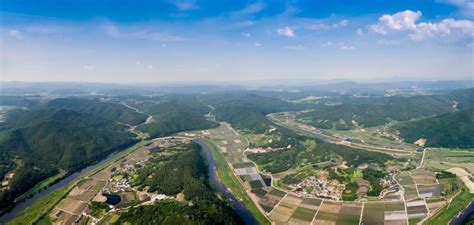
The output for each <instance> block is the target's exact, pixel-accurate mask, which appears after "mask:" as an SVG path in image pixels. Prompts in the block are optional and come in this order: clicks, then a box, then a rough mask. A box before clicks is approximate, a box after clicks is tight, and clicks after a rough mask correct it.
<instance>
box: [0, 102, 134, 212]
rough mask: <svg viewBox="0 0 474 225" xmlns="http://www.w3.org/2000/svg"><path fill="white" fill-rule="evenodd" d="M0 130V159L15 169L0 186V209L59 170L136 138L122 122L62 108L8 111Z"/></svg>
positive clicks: (89, 160) (69, 168)
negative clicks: (8, 114) (11, 177)
mask: <svg viewBox="0 0 474 225" xmlns="http://www.w3.org/2000/svg"><path fill="white" fill-rule="evenodd" d="M0 129H1V132H0V164H1V165H4V166H2V167H3V168H6V167H8V168H9V169H10V170H11V169H14V170H13V171H14V173H15V175H14V176H13V179H12V180H10V181H9V189H8V190H6V189H4V190H3V191H0V208H5V207H7V206H8V205H10V204H11V202H12V201H13V200H14V198H15V197H17V196H19V195H21V194H22V193H24V192H25V191H27V190H28V189H29V188H31V187H33V186H34V185H35V184H36V183H38V182H39V181H41V180H43V179H45V178H47V177H50V176H52V175H54V174H57V173H58V172H59V171H60V170H64V171H66V172H72V171H75V170H77V169H79V168H82V167H85V166H87V165H89V164H91V163H92V162H95V161H98V160H100V159H102V158H103V157H105V156H106V155H108V154H110V153H111V152H113V151H116V150H119V149H122V148H124V147H126V146H130V145H131V144H133V143H135V142H136V140H135V139H134V138H135V137H134V135H132V134H131V133H129V132H127V131H126V126H124V125H120V124H117V123H116V122H113V121H110V120H105V119H102V118H101V117H96V116H92V115H89V114H84V113H78V112H74V111H69V110H64V109H37V110H27V111H19V112H15V113H11V115H10V116H9V119H8V121H7V122H6V123H4V124H2V125H1V127H0ZM11 162H14V164H15V165H12V163H11ZM5 172H7V170H6V169H5V170H3V171H2V173H5ZM2 176H3V174H2Z"/></svg>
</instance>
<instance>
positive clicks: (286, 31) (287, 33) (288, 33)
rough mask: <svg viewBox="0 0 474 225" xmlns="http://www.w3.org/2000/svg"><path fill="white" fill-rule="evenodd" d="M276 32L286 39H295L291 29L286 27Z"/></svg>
mask: <svg viewBox="0 0 474 225" xmlns="http://www.w3.org/2000/svg"><path fill="white" fill-rule="evenodd" d="M277 32H278V34H279V35H282V36H286V37H289V38H292V37H295V32H294V30H293V29H292V28H291V27H288V26H287V27H283V28H279V29H277Z"/></svg>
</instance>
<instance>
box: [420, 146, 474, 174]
mask: <svg viewBox="0 0 474 225" xmlns="http://www.w3.org/2000/svg"><path fill="white" fill-rule="evenodd" d="M425 160H426V161H427V163H426V166H427V167H428V168H433V169H435V170H448V169H450V168H453V167H461V168H464V169H465V170H467V171H468V172H469V173H471V174H474V163H473V162H474V151H472V149H469V150H466V151H457V150H453V149H442V148H432V149H430V150H428V151H426V156H425Z"/></svg>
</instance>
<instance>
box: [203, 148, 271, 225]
mask: <svg viewBox="0 0 474 225" xmlns="http://www.w3.org/2000/svg"><path fill="white" fill-rule="evenodd" d="M204 141H205V142H206V144H207V145H208V146H209V149H210V150H211V153H212V157H213V158H214V160H215V161H216V167H217V175H218V176H219V179H220V181H221V182H222V184H224V185H225V186H226V187H227V188H229V189H230V190H231V191H232V194H233V195H234V196H235V197H236V198H237V199H239V200H240V201H241V202H242V203H243V204H244V205H245V207H246V208H247V209H248V210H249V211H250V212H252V214H253V215H254V216H255V218H256V219H257V220H258V222H259V223H260V224H262V225H263V224H270V222H269V221H268V220H267V218H266V217H265V216H263V215H262V213H261V212H260V210H258V208H257V206H255V204H254V203H253V201H252V199H250V197H249V196H248V195H247V192H246V191H245V187H244V186H243V185H242V184H241V183H240V181H239V178H238V177H236V176H235V175H234V173H233V171H232V169H231V168H230V167H229V165H228V164H227V161H226V160H225V158H224V156H223V155H222V154H220V153H219V150H218V148H217V146H216V145H215V144H214V143H212V142H211V141H209V140H204Z"/></svg>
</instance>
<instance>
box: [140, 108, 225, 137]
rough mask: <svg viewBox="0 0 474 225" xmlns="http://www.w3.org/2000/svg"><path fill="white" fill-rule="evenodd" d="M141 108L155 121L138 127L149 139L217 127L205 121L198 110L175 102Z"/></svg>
mask: <svg viewBox="0 0 474 225" xmlns="http://www.w3.org/2000/svg"><path fill="white" fill-rule="evenodd" d="M141 108H144V110H145V111H146V112H147V113H150V114H152V115H153V118H154V119H155V121H154V122H152V123H149V124H143V125H140V126H138V128H137V129H138V130H139V131H141V132H144V133H148V135H150V138H155V137H162V136H167V135H170V134H173V133H177V132H181V131H189V130H199V129H208V128H211V127H216V126H217V123H214V122H211V121H209V120H207V119H206V118H205V117H204V115H202V114H200V112H201V111H200V110H197V109H195V108H191V107H188V106H186V105H181V104H177V103H175V102H162V103H158V104H153V105H149V106H142V107H141Z"/></svg>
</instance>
